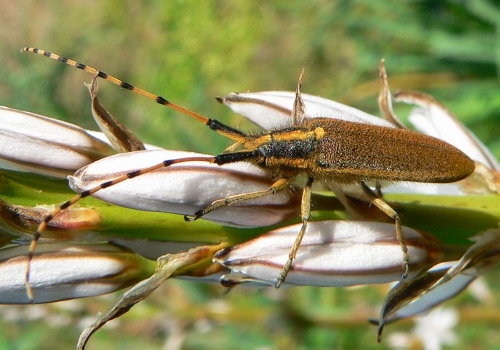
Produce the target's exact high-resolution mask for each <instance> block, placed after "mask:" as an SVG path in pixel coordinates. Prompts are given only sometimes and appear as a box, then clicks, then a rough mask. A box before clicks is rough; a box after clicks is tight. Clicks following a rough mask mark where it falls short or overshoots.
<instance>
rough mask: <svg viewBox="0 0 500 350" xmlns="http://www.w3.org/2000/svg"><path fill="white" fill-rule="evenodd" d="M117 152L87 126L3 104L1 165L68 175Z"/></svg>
mask: <svg viewBox="0 0 500 350" xmlns="http://www.w3.org/2000/svg"><path fill="white" fill-rule="evenodd" d="M113 153H115V151H114V150H113V149H112V148H111V147H110V146H109V145H108V144H106V143H105V142H102V141H99V140H97V139H96V138H94V137H92V136H90V135H89V134H88V133H87V132H86V131H85V130H84V129H82V128H80V127H78V126H76V125H73V124H70V123H66V122H63V121H60V120H56V119H52V118H48V117H44V116H41V115H38V114H33V113H29V112H24V111H19V110H15V109H11V108H8V107H1V106H0V167H1V168H3V169H10V170H16V171H24V172H33V173H37V174H43V175H50V176H55V177H62V178H65V177H66V176H67V175H69V174H71V173H73V172H74V171H75V170H76V169H79V168H81V167H82V166H84V165H87V164H89V163H92V162H93V161H95V160H97V159H100V158H103V157H106V156H109V155H111V154H113Z"/></svg>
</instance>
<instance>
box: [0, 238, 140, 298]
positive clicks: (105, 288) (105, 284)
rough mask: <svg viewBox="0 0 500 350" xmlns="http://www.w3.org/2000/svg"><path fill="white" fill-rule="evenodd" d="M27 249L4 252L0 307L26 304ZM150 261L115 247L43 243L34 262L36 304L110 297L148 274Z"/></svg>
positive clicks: (32, 276) (0, 268) (0, 255)
mask: <svg viewBox="0 0 500 350" xmlns="http://www.w3.org/2000/svg"><path fill="white" fill-rule="evenodd" d="M27 252H28V246H15V247H8V248H3V249H1V250H0V304H26V303H29V302H30V300H29V299H28V297H27V295H26V285H25V279H24V276H25V271H26V259H27ZM146 264H147V260H146V259H144V258H141V257H140V256H139V255H137V254H135V253H133V252H131V251H129V250H128V249H125V248H121V247H119V246H115V245H112V244H54V243H52V244H39V245H38V247H37V250H36V252H35V257H34V259H33V261H32V262H31V274H30V284H31V287H32V289H33V291H34V295H35V300H34V302H35V303H49V302H54V301H60V300H67V299H76V298H83V297H89V296H95V295H101V294H107V293H110V292H113V291H115V290H118V289H121V288H124V287H127V286H130V285H132V284H134V283H136V282H138V281H139V280H141V279H142V278H144V277H145V276H147V271H145V270H146V266H147V265H146Z"/></svg>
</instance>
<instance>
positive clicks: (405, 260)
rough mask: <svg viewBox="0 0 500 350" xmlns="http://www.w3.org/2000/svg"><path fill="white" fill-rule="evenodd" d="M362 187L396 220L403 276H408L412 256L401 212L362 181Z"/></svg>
mask: <svg viewBox="0 0 500 350" xmlns="http://www.w3.org/2000/svg"><path fill="white" fill-rule="evenodd" d="M361 187H362V188H363V191H364V192H365V194H366V195H367V196H368V198H369V199H370V202H371V203H372V204H373V205H374V206H376V207H377V208H378V209H380V210H381V211H382V212H383V213H384V214H386V215H387V216H388V217H390V218H391V219H393V220H394V224H395V226H396V238H397V240H398V241H399V244H400V245H401V250H402V251H403V265H402V267H403V275H402V277H403V278H406V277H408V272H409V264H410V258H409V256H408V248H407V247H406V243H405V238H404V236H403V230H402V228H401V218H400V217H399V214H398V213H397V212H396V211H395V210H394V209H393V208H392V207H391V206H390V205H389V204H388V203H387V202H386V201H384V200H383V199H382V198H380V197H378V196H377V195H376V194H375V193H374V192H373V191H372V190H371V189H370V187H368V186H367V185H366V184H365V183H364V182H361Z"/></svg>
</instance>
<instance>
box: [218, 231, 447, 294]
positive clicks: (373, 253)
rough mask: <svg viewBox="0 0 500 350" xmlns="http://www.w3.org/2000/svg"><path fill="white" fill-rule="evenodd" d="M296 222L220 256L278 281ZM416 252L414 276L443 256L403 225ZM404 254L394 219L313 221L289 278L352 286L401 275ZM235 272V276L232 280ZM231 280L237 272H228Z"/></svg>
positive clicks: (249, 273)
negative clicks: (393, 222) (387, 221)
mask: <svg viewBox="0 0 500 350" xmlns="http://www.w3.org/2000/svg"><path fill="white" fill-rule="evenodd" d="M300 226H301V224H299V225H292V226H288V227H284V228H281V229H277V230H274V231H271V232H269V233H267V234H265V235H262V236H259V237H257V238H255V239H253V240H251V241H248V242H245V243H242V244H239V245H237V246H234V247H230V248H227V249H224V250H222V251H219V252H217V253H216V254H215V261H217V262H219V263H220V264H222V265H223V266H225V267H228V268H229V269H231V270H232V271H233V272H237V273H242V274H243V275H245V276H246V277H245V278H250V279H253V280H256V281H260V282H262V283H269V284H274V283H275V282H276V280H277V278H278V276H279V275H280V273H281V271H282V269H283V266H284V265H285V263H286V261H287V259H288V254H289V253H290V249H291V247H292V245H293V243H294V241H295V238H296V237H297V234H298V232H299V230H300ZM403 233H404V235H405V239H406V245H407V247H408V250H409V252H408V253H409V256H410V263H411V264H410V277H411V276H412V275H415V274H416V273H417V272H419V271H420V270H421V269H422V268H424V267H426V266H430V265H429V264H431V265H432V264H433V263H435V262H436V261H439V259H440V258H441V248H440V245H439V243H438V242H437V241H436V240H435V239H433V238H431V237H430V236H428V235H425V234H423V233H421V232H418V231H416V230H413V229H411V228H408V227H403ZM402 262H403V256H402V253H401V246H400V243H399V242H398V240H397V239H396V234H395V230H394V225H393V224H387V223H379V222H363V221H315V222H310V223H309V224H308V226H307V231H306V233H305V234H304V239H303V240H302V243H301V244H300V247H299V250H298V252H297V257H296V259H295V260H293V263H292V268H291V270H290V271H289V273H288V275H287V278H286V280H285V284H291V285H308V286H352V285H358V284H372V283H385V282H390V281H397V280H400V279H401V264H402ZM228 278H229V280H228ZM222 282H223V283H224V282H225V284H231V282H235V283H237V282H238V281H231V276H228V277H226V278H223V281H222Z"/></svg>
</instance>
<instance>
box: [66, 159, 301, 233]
mask: <svg viewBox="0 0 500 350" xmlns="http://www.w3.org/2000/svg"><path fill="white" fill-rule="evenodd" d="M191 156H206V157H209V156H208V155H203V154H197V153H190V152H180V151H168V150H150V151H138V152H130V153H123V154H118V155H115V156H112V157H107V158H105V159H102V160H99V161H97V162H94V163H92V164H90V165H88V166H86V167H84V168H82V169H80V170H78V171H77V172H76V173H75V175H74V176H70V177H69V182H70V187H71V188H72V189H73V190H74V191H76V192H82V191H84V190H87V189H89V188H92V187H95V186H97V185H99V184H100V183H103V182H105V181H109V180H112V179H113V178H116V177H117V176H119V175H121V174H124V173H128V172H130V171H134V170H137V169H143V168H145V167H148V166H151V165H154V164H158V163H161V162H162V161H164V160H167V159H178V158H184V157H191ZM271 184H272V182H271V181H270V180H269V178H268V176H267V175H266V174H265V173H264V172H263V171H262V170H261V169H259V168H257V167H256V166H253V165H251V164H249V163H233V164H226V165H223V166H219V165H216V164H210V163H205V162H187V163H181V164H174V165H172V166H170V167H166V168H163V169H160V170H157V171H153V172H150V173H147V174H144V175H141V176H137V177H135V178H132V179H128V180H125V181H123V182H121V183H119V184H116V185H114V186H110V187H108V188H105V189H103V190H100V191H98V192H96V193H95V194H94V196H95V197H97V198H99V199H101V200H104V201H106V202H110V203H113V204H117V205H120V206H123V207H127V208H133V209H139V210H146V211H161V212H169V213H174V214H194V213H195V212H196V211H198V210H200V209H203V208H204V207H205V206H207V205H209V204H211V203H212V202H213V201H215V200H218V199H223V198H227V197H229V196H231V195H237V194H241V193H243V192H254V191H260V190H267V189H268V188H269V186H270V185H271ZM299 202H300V191H293V190H291V189H287V190H284V191H282V192H280V193H278V194H275V195H269V196H266V197H262V198H259V199H255V200H250V201H244V202H240V203H237V204H235V205H232V206H228V207H222V208H220V209H218V210H215V211H213V212H212V213H210V214H208V215H205V216H204V218H205V219H207V220H211V221H215V222H218V223H221V224H223V225H227V226H240V227H257V226H268V225H272V224H275V223H278V222H281V221H283V220H286V219H289V218H291V217H294V216H295V215H297V213H298V211H299V206H300V205H299V204H298V203H299Z"/></svg>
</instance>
